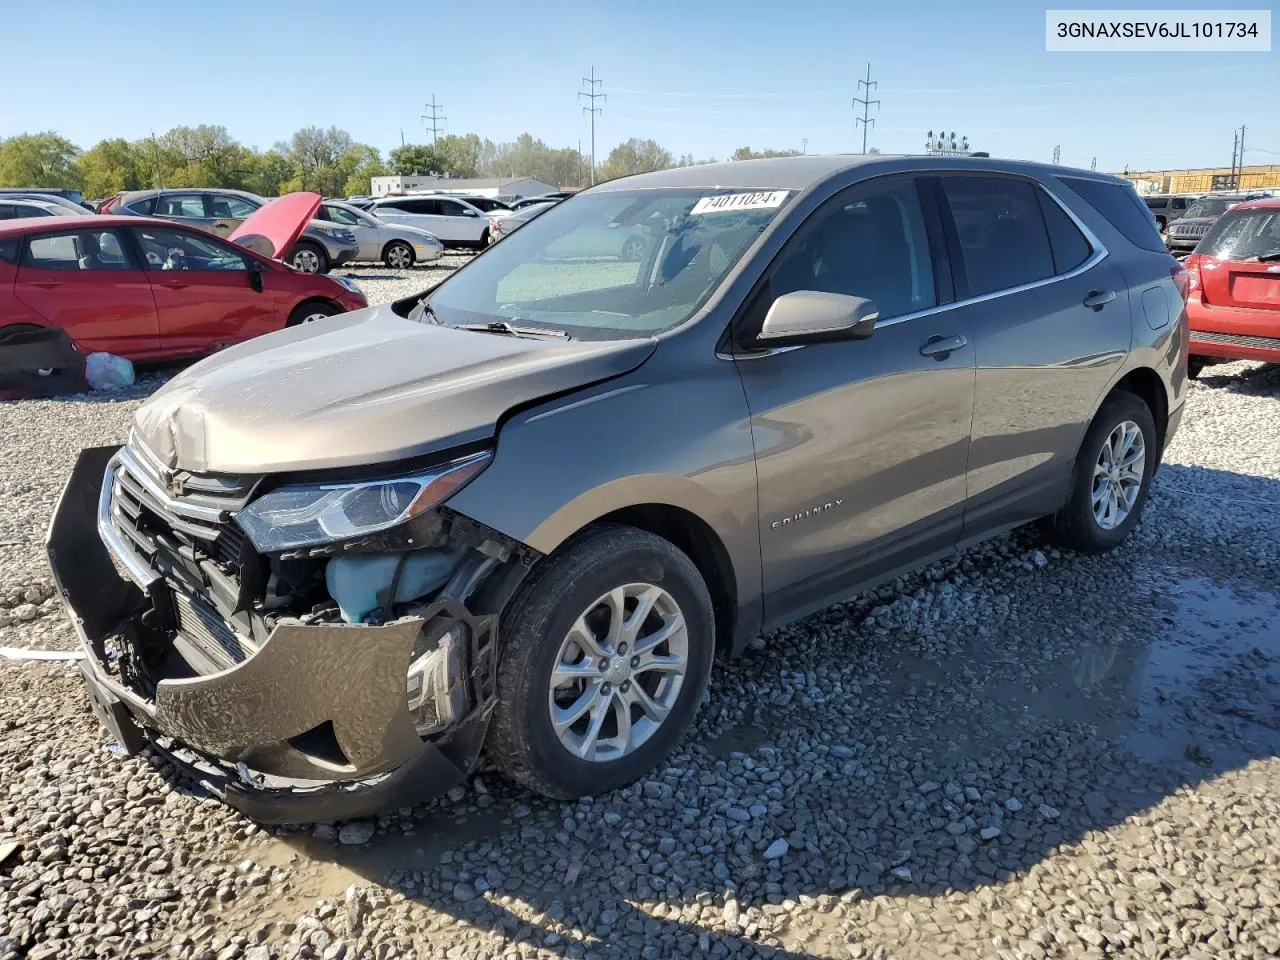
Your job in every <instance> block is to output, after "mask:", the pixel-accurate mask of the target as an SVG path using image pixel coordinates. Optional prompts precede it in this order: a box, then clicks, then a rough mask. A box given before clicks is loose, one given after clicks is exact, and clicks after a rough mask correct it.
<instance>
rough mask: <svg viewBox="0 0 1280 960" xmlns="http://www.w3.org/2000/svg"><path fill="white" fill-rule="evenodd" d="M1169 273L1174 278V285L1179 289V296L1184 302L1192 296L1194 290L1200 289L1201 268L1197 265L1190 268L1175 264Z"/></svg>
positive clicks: (1193, 264)
mask: <svg viewBox="0 0 1280 960" xmlns="http://www.w3.org/2000/svg"><path fill="white" fill-rule="evenodd" d="M1169 273H1170V275H1171V276H1172V277H1173V285H1174V286H1175V287H1177V288H1178V296H1180V297H1182V299H1183V301H1184V302H1185V301H1186V299H1187V297H1189V296H1190V295H1191V291H1192V290H1197V289H1199V287H1200V267H1199V266H1198V265H1197V264H1195V263H1192V264H1191V266H1190V267H1186V266H1184V265H1183V264H1181V263H1175V264H1174V265H1173V267H1172V269H1170V271H1169Z"/></svg>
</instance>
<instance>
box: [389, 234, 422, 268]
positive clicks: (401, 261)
mask: <svg viewBox="0 0 1280 960" xmlns="http://www.w3.org/2000/svg"><path fill="white" fill-rule="evenodd" d="M413 259H414V258H413V247H411V246H409V244H407V243H405V242H404V241H403V240H393V241H391V242H390V243H388V244H387V249H386V250H384V251H383V252H382V262H383V263H385V264H386V265H387V266H388V267H390V268H391V269H392V270H408V269H409V268H410V267H412V266H413Z"/></svg>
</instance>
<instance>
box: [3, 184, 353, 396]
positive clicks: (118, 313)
mask: <svg viewBox="0 0 1280 960" xmlns="http://www.w3.org/2000/svg"><path fill="white" fill-rule="evenodd" d="M320 202H321V198H320V196H319V195H317V194H314V193H294V194H290V195H288V196H285V197H281V198H280V199H279V200H275V201H273V202H271V203H269V204H267V205H266V206H264V207H263V208H262V209H260V210H259V211H257V212H256V213H254V214H253V215H252V216H251V217H249V218H248V219H247V220H245V222H244V223H243V224H241V225H240V227H239V229H237V230H236V231H235V232H234V233H233V234H231V236H230V237H229V238H228V240H220V239H218V238H217V237H213V236H210V235H209V234H207V233H204V232H203V231H200V230H195V229H189V228H186V227H183V226H179V225H177V224H174V223H173V222H171V221H169V220H159V219H154V218H151V217H112V216H92V215H89V216H84V217H74V216H73V217H41V218H39V219H29V220H27V219H24V220H13V221H5V222H0V379H4V377H5V376H6V375H11V376H21V375H22V374H27V375H41V374H42V375H46V376H47V375H48V374H49V372H50V371H51V370H53V369H57V368H60V367H61V366H62V365H61V364H60V363H56V362H54V359H50V358H51V357H53V358H57V357H59V356H62V357H65V356H66V346H67V343H68V338H69V340H70V342H72V343H74V345H75V347H77V348H78V351H79V352H80V353H81V354H88V353H93V352H95V351H106V352H108V353H114V354H118V355H120V356H122V357H128V358H129V359H130V360H140V361H151V360H169V359H175V358H180V357H197V356H202V355H204V354H208V353H212V352H213V351H215V350H218V349H220V348H221V347H224V346H227V345H229V344H233V343H238V342H240V341H242V340H248V339H250V338H251V337H256V336H259V335H260V334H264V333H268V332H270V331H272V330H279V329H281V328H283V327H286V326H291V325H293V324H295V323H302V322H305V321H307V320H313V319H316V318H318V317H325V316H331V315H333V314H336V313H342V312H344V311H346V310H357V309H360V308H362V307H366V306H368V301H366V300H365V297H364V294H362V293H361V292H360V290H359V288H358V287H357V286H356V285H355V284H354V283H352V282H351V281H350V280H347V279H345V278H331V277H326V276H322V275H318V274H305V273H298V272H296V271H295V270H294V269H293V268H291V267H288V266H286V265H285V264H283V263H281V262H280V261H279V260H275V259H272V257H273V255H274V253H275V251H277V250H288V249H290V248H291V247H292V246H293V244H294V243H295V242H296V241H297V239H298V235H299V234H301V232H302V231H303V229H305V227H306V225H307V223H308V221H309V220H310V219H311V217H312V215H313V214H314V213H315V211H316V209H317V208H318V207H319V206H320ZM229 241H234V242H229ZM59 351H61V352H59ZM6 354H7V356H6Z"/></svg>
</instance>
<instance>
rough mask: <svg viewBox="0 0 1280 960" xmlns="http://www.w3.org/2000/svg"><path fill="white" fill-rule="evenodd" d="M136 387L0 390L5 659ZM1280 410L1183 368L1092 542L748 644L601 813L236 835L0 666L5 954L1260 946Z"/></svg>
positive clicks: (1230, 370) (42, 670)
mask: <svg viewBox="0 0 1280 960" xmlns="http://www.w3.org/2000/svg"><path fill="white" fill-rule="evenodd" d="M463 259H465V258H461V257H454V256H453V255H451V256H450V257H449V258H447V260H446V262H445V263H444V264H442V265H441V266H427V267H419V268H415V269H414V270H412V271H388V270H386V269H385V268H382V267H370V268H365V267H361V268H356V269H353V270H351V271H349V273H350V275H352V276H354V277H356V278H357V280H358V282H360V283H361V284H362V285H364V287H365V289H366V290H367V291H368V292H369V295H370V299H372V300H376V301H386V300H390V299H394V298H396V297H399V296H404V295H407V294H409V293H412V292H414V291H415V290H419V289H422V288H423V287H425V286H427V285H428V284H430V283H432V282H434V281H435V280H436V279H437V278H439V277H442V276H444V275H446V274H447V272H448V270H449V269H451V267H452V266H454V265H456V264H457V262H460V261H461V260H463ZM344 272H348V271H344ZM380 277H391V278H392V279H378V278H380ZM166 375H167V374H166V373H165V372H164V371H161V372H160V373H157V374H147V375H146V376H144V377H143V379H142V380H140V382H139V383H138V385H137V386H136V387H135V388H132V389H131V390H128V391H122V392H121V393H119V394H113V395H112V397H111V398H110V399H103V398H101V397H91V398H69V399H66V398H64V399H61V400H57V401H31V402H21V403H7V404H0V508H3V509H0V544H3V546H0V616H3V618H4V619H3V620H0V646H14V647H35V648H47V649H64V650H66V649H73V648H74V646H75V644H76V642H77V641H76V638H75V634H74V631H73V630H72V629H71V626H70V623H69V622H68V621H67V620H66V617H65V616H64V615H63V614H62V612H61V611H60V610H59V608H58V602H57V600H56V599H54V595H53V587H52V582H51V579H50V577H49V573H48V569H47V566H46V564H45V561H44V557H43V546H42V544H43V537H44V531H45V529H46V527H47V524H48V520H49V516H50V513H51V511H52V509H53V505H54V502H55V501H56V498H57V496H58V493H59V492H60V490H61V486H62V484H63V482H64V481H65V478H66V476H67V474H68V473H69V472H70V469H71V466H72V464H73V463H74V460H75V457H76V455H77V453H78V451H79V450H80V448H82V447H86V446H94V445H100V444H106V443H113V442H119V440H120V439H121V438H123V437H124V435H125V433H126V431H127V429H128V422H129V418H130V416H131V414H132V411H133V409H134V408H135V407H136V405H137V403H138V402H139V400H140V398H142V397H143V396H145V395H147V394H148V393H149V392H151V391H152V390H154V389H155V388H156V387H157V386H158V385H159V383H161V382H162V381H163V378H164V377H165V376H166ZM1278 404H1280V369H1277V368H1270V369H1267V368H1263V367H1260V366H1257V365H1249V364H1233V365H1230V366H1226V367H1215V368H1210V369H1208V370H1206V371H1205V375H1204V377H1203V378H1202V380H1201V381H1199V382H1197V383H1195V384H1193V385H1192V386H1191V388H1190V398H1189V401H1188V407H1187V410H1186V413H1185V416H1184V418H1183V422H1182V426H1181V428H1180V432H1179V433H1178V435H1177V437H1176V438H1175V439H1174V441H1173V443H1172V444H1171V445H1170V447H1169V449H1168V452H1167V454H1166V458H1165V459H1166V462H1165V465H1164V466H1163V467H1162V468H1161V471H1160V473H1159V475H1158V476H1157V477H1156V480H1155V483H1154V486H1153V489H1152V496H1151V499H1150V502H1149V503H1148V507H1147V511H1148V512H1147V514H1146V516H1145V518H1144V521H1143V523H1142V525H1141V526H1140V527H1139V528H1138V529H1137V530H1136V531H1135V533H1134V535H1133V537H1132V538H1131V539H1130V541H1129V542H1127V543H1126V544H1125V545H1124V546H1123V547H1122V548H1121V549H1119V550H1118V551H1116V552H1114V553H1112V554H1108V555H1104V556H1098V557H1083V556H1075V555H1071V554H1067V553H1064V552H1062V551H1059V550H1057V549H1055V548H1051V547H1048V546H1046V545H1045V544H1044V542H1043V541H1041V540H1039V539H1038V538H1037V537H1036V535H1035V534H1034V533H1033V532H1031V531H1019V532H1016V533H1014V534H1013V535H1011V536H1009V537H1006V538H1002V539H999V540H996V541H993V542H990V543H987V544H984V545H982V546H980V547H977V548H975V549H972V550H969V551H966V552H965V553H964V554H962V555H961V556H960V557H958V558H956V559H955V560H952V561H947V562H945V563H940V564H937V565H935V566H932V567H930V568H928V569H926V570H923V571H920V572H918V573H915V574H912V575H910V576H907V577H904V578H900V579H899V580H897V581H895V582H893V583H892V584H887V585H885V586H884V587H882V588H879V589H877V590H875V591H873V592H872V593H870V594H869V595H867V596H865V597H860V598H858V599H856V600H854V601H852V602H850V603H846V604H842V605H839V606H836V607H832V608H830V609H828V610H824V611H822V612H820V613H817V614H815V615H813V616H811V617H809V618H808V619H806V620H804V621H802V622H800V623H797V624H793V625H790V626H788V627H785V628H782V629H779V630H775V631H772V632H771V633H769V634H767V635H765V636H764V637H762V638H759V639H758V641H757V642H755V643H753V644H751V645H750V646H749V650H748V652H747V654H746V655H745V656H744V657H742V658H741V659H739V660H737V661H733V662H722V663H719V664H717V666H716V668H715V671H714V673H713V677H712V682H711V687H710V690H709V692H708V697H707V700H706V702H705V703H704V704H703V706H702V708H701V710H700V712H699V714H698V716H697V719H696V720H695V723H694V726H693V729H692V730H691V732H690V734H689V736H688V737H687V738H686V739H685V740H684V741H683V743H682V744H681V745H680V746H679V748H678V749H677V750H676V752H675V753H674V754H673V755H672V756H671V757H670V758H669V759H668V760H667V761H666V762H665V763H663V764H662V765H661V766H660V767H658V768H657V769H656V770H655V771H653V773H652V774H651V775H650V776H648V777H647V778H646V779H645V780H644V781H642V782H641V783H640V784H637V785H635V786H632V787H629V788H626V789H623V790H619V791H615V792H614V793H612V794H608V795H604V796H600V797H588V798H583V799H582V800H579V801H575V802H564V803H562V802H555V801H548V800H543V799H541V798H537V797H533V796H531V795H529V794H528V793H525V792H523V791H521V790H519V789H517V788H515V787H513V786H512V785H510V784H509V783H507V782H505V781H503V780H501V779H500V778H499V777H498V776H497V775H496V774H495V773H493V772H491V771H489V770H485V771H483V772H482V773H481V778H480V779H476V780H473V781H472V784H471V787H470V791H469V792H467V791H464V792H463V793H461V794H455V795H454V797H446V798H442V799H441V800H439V801H434V802H430V803H421V804H418V805H416V806H413V807H406V808H404V809H402V810H397V811H391V812H389V813H387V814H384V815H383V816H381V817H378V818H377V819H376V821H375V820H367V821H360V822H358V823H347V824H342V825H341V827H340V828H339V827H337V826H335V825H331V824H322V825H319V826H314V827H306V828H298V829H294V828H287V827H286V828H271V829H264V828H261V827H258V826H255V825H253V824H251V823H250V822H249V821H247V820H245V819H244V818H242V817H240V816H239V815H237V814H235V813H233V812H232V811H230V810H229V809H228V808H226V807H225V806H223V805H222V804H221V803H219V802H218V801H216V800H214V799H212V798H211V797H210V796H209V795H208V794H207V792H206V791H205V790H204V789H203V788H201V787H200V786H199V785H198V784H192V783H189V782H186V781H184V780H182V779H181V778H179V777H178V776H177V775H176V774H175V772H174V771H172V770H170V769H168V767H167V766H166V764H165V763H164V762H163V761H162V760H161V759H160V758H159V757H153V756H147V755H143V756H138V757H131V758H121V757H119V756H117V755H116V754H115V753H114V752H112V751H111V750H109V749H104V744H105V742H106V737H105V736H104V735H103V734H102V732H101V730H100V728H99V727H98V725H97V723H96V721H95V720H94V719H93V717H92V714H91V713H90V711H89V709H88V704H87V701H86V698H85V695H84V691H83V686H82V684H81V682H80V681H79V680H78V679H77V676H76V674H75V672H74V670H73V669H71V668H70V667H68V665H67V664H65V663H49V662H43V663H35V662H28V663H10V662H7V661H3V660H0V850H4V851H6V853H5V855H4V856H3V857H2V858H0V960H10V958H13V960H17V958H20V957H21V958H36V957H46V958H49V957H89V956H92V957H102V958H125V957H130V958H131V957H145V956H152V957H160V956H174V957H177V958H180V960H195V958H200V960H206V958H207V960H218V958H247V960H283V958H288V960H295V958H325V957H329V958H331V960H338V958H341V960H346V958H351V957H360V958H364V957H372V958H374V960H409V958H418V960H421V958H424V957H437V956H439V957H445V958H448V960H460V958H479V957H491V958H499V957H501V958H504V960H506V958H535V957H537V958H542V957H551V956H561V957H572V958H574V960H586V958H588V957H590V958H596V960H604V958H610V960H611V958H628V960H630V958H634V957H644V958H658V957H663V958H665V957H682V958H683V957H688V956H693V955H695V954H699V953H701V954H703V955H708V956H713V957H728V956H734V957H737V956H753V957H754V956H759V957H766V956H772V957H781V956H797V957H798V956H816V957H828V958H844V957H882V958H888V957H894V958H925V957H943V956H946V957H957V958H969V957H974V958H977V957H993V956H998V957H1002V958H1005V960H1011V958H1012V960H1024V958H1027V957H1030V958H1035V960H1041V958H1045V960H1047V958H1050V957H1094V956H1104V955H1106V956H1110V955H1116V956H1134V957H1142V958H1147V957H1151V958H1155V957H1214V958H1217V957H1257V958H1262V957H1273V956H1276V955H1280V789H1278V787H1280V729H1278V727H1280V725H1277V724H1276V723H1275V722H1274V720H1275V704H1276V702H1277V695H1276V691H1277V690H1278V689H1280V635H1278V634H1277V631H1276V630H1275V627H1274V625H1275V624H1276V623H1277V622H1280V596H1278V594H1280V585H1278V584H1280V456H1278V455H1277V451H1280V416H1277V415H1276V414H1277V411H1278V410H1280V406H1278ZM28 606H29V607H32V608H34V609H35V610H36V614H35V615H34V616H32V615H30V613H29V611H27V610H26V609H25V608H26V607H28ZM19 609H21V610H22V613H21V614H19V613H18V611H19ZM1193 747H1194V748H1195V749H1194V750H1192V748H1193ZM1046 810H1049V811H1053V812H1054V813H1056V816H1048V815H1047V814H1046V813H1045V811H1046ZM730 811H732V813H731V812H730ZM743 814H745V818H744V816H743ZM353 831H355V832H354V833H353ZM335 841H341V842H335ZM982 841H986V842H982Z"/></svg>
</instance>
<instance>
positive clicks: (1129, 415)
mask: <svg viewBox="0 0 1280 960" xmlns="http://www.w3.org/2000/svg"><path fill="white" fill-rule="evenodd" d="M1133 428H1136V430H1137V432H1138V435H1137V437H1135V438H1134V439H1132V440H1129V434H1130V433H1131V432H1132V429H1133ZM1139 446H1141V455H1140V456H1138V455H1137V450H1138V447H1139ZM1107 448H1110V450H1111V451H1113V452H1112V453H1110V454H1109V453H1108V452H1107ZM1131 458H1132V459H1131ZM1126 463H1128V467H1127V468H1126V466H1125V465H1126ZM1139 463H1140V464H1141V474H1140V476H1138V477H1137V478H1136V479H1135V478H1134V476H1133V474H1134V472H1136V468H1137V467H1138V464H1139ZM1159 465H1160V446H1159V435H1158V433H1157V431H1156V424H1155V419H1154V418H1153V417H1152V416H1151V410H1150V408H1149V407H1148V406H1147V405H1146V403H1144V402H1143V401H1142V400H1141V399H1140V398H1139V397H1137V396H1135V395H1134V394H1132V393H1128V392H1126V391H1124V390H1117V391H1116V392H1115V393H1113V394H1111V396H1109V397H1108V398H1107V399H1106V401H1105V402H1104V403H1103V404H1102V409H1100V410H1099V411H1098V415H1097V416H1096V417H1094V418H1093V423H1092V424H1090V426H1089V430H1088V432H1087V433H1085V436H1084V442H1083V443H1082V444H1081V445H1080V452H1079V453H1078V454H1077V455H1076V465H1075V476H1074V478H1073V479H1072V484H1071V496H1070V497H1069V498H1068V500H1067V503H1066V505H1065V506H1064V507H1063V508H1062V509H1061V510H1059V511H1058V512H1057V513H1056V514H1054V516H1053V517H1052V518H1051V519H1050V521H1049V523H1048V531H1049V535H1050V537H1051V538H1052V539H1053V540H1055V541H1056V542H1058V543H1059V544H1061V545H1062V546H1064V547H1069V548H1070V549H1072V550H1078V551H1080V552H1081V553H1105V552H1107V551H1108V550H1112V549H1114V548H1115V547H1116V546H1118V545H1119V544H1120V543H1121V542H1122V541H1123V540H1124V539H1125V538H1126V537H1128V536H1129V534H1130V533H1131V532H1132V531H1133V528H1134V527H1136V526H1137V525H1138V521H1139V520H1140V519H1141V517H1142V508H1143V507H1144V506H1146V502H1147V496H1148V494H1149V493H1150V491H1151V478H1152V477H1153V476H1154V475H1155V472H1156V467H1158V466H1159ZM1130 490H1133V491H1134V493H1133V495H1132V500H1131V501H1128V492H1129V491H1130ZM1113 491H1114V492H1116V498H1115V499H1114V500H1112V499H1111V496H1110V494H1111V492H1113ZM1100 492H1101V498H1100V497H1099V493H1100ZM1112 508H1114V509H1112Z"/></svg>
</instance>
